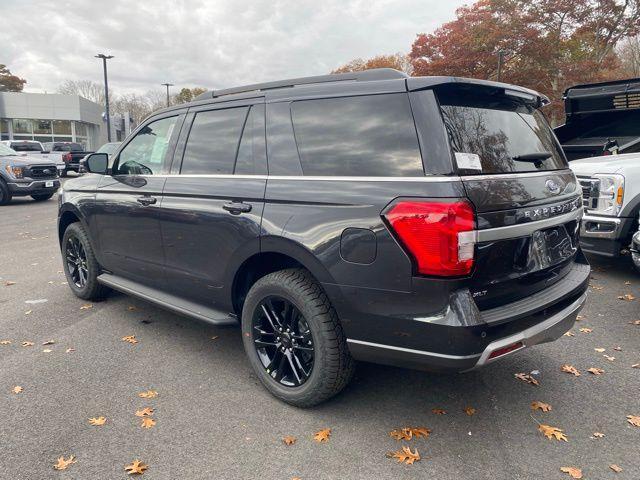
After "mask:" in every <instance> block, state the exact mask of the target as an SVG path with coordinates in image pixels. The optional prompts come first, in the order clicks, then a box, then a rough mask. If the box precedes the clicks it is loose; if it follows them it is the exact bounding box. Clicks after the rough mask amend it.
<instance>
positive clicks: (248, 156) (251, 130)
mask: <svg viewBox="0 0 640 480" xmlns="http://www.w3.org/2000/svg"><path fill="white" fill-rule="evenodd" d="M265 148H266V147H265V139H264V105H254V106H253V107H251V110H250V111H249V116H248V117H247V121H246V122H245V125H244V130H243V131H242V139H241V140H240V147H239V148H238V157H237V158H236V167H235V169H234V173H236V174H239V175H253V174H262V173H266V172H265V165H266V150H265Z"/></svg>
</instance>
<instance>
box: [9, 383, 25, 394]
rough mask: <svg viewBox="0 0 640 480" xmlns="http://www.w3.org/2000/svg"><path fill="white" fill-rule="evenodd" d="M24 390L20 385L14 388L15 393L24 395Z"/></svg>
mask: <svg viewBox="0 0 640 480" xmlns="http://www.w3.org/2000/svg"><path fill="white" fill-rule="evenodd" d="M22 390H23V388H22V387H21V386H20V385H17V386H15V387H13V390H12V391H13V393H22Z"/></svg>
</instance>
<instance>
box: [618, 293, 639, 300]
mask: <svg viewBox="0 0 640 480" xmlns="http://www.w3.org/2000/svg"><path fill="white" fill-rule="evenodd" d="M635 299H636V297H634V296H633V295H631V294H630V293H625V294H624V295H620V296H619V297H618V300H624V301H626V302H630V301H632V300H635Z"/></svg>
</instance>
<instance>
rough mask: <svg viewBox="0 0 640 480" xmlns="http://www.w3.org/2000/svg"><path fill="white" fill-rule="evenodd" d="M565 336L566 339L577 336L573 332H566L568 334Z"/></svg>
mask: <svg viewBox="0 0 640 480" xmlns="http://www.w3.org/2000/svg"><path fill="white" fill-rule="evenodd" d="M564 336H565V337H575V336H576V334H575V333H573V332H572V331H571V330H569V331H568V332H566V333H565V334H564Z"/></svg>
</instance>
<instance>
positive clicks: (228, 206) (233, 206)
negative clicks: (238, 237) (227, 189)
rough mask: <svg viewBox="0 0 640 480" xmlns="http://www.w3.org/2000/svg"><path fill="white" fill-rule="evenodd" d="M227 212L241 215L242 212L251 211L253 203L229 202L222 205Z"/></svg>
mask: <svg viewBox="0 0 640 480" xmlns="http://www.w3.org/2000/svg"><path fill="white" fill-rule="evenodd" d="M222 208H224V209H225V210H226V211H227V212H229V213H231V214H233V215H240V214H241V213H249V212H250V211H251V205H250V204H248V203H243V202H229V203H225V204H224V205H222Z"/></svg>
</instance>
